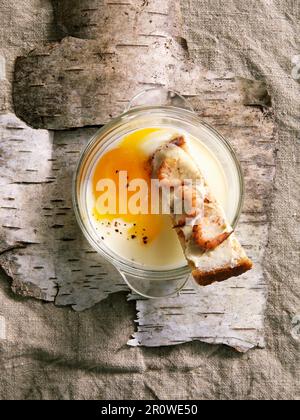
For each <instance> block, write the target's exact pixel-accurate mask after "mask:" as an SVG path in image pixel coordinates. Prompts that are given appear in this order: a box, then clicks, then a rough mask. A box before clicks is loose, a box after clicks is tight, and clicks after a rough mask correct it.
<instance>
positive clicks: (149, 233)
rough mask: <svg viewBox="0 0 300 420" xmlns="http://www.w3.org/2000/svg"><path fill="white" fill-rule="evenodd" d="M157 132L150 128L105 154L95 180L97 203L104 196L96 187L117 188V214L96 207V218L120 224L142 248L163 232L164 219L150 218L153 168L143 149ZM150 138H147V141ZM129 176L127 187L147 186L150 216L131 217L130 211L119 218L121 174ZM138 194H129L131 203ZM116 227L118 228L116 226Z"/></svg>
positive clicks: (130, 192)
mask: <svg viewBox="0 0 300 420" xmlns="http://www.w3.org/2000/svg"><path fill="white" fill-rule="evenodd" d="M159 130H160V129H158V128H147V129H142V130H138V131H135V132H133V133H131V134H129V135H128V136H126V137H124V139H123V140H122V141H121V142H120V143H119V144H118V146H117V147H116V148H114V149H111V150H109V151H108V152H107V153H106V154H104V155H103V156H102V157H101V158H100V159H99V161H98V162H97V164H96V167H95V171H94V174H93V178H92V186H93V195H94V198H95V203H96V202H99V201H98V198H99V197H100V196H101V194H103V191H102V192H99V191H97V189H98V188H97V185H98V182H99V180H101V179H109V180H112V181H113V182H114V183H115V185H116V192H117V195H116V206H115V208H116V209H117V211H116V214H107V213H106V210H105V209H104V208H103V209H101V208H100V209H99V206H96V204H95V206H94V212H93V213H94V217H96V219H97V220H102V221H108V222H110V223H113V222H115V221H116V220H121V221H122V222H123V224H124V225H125V226H127V228H126V229H127V230H126V232H127V235H128V237H129V238H133V239H138V240H140V241H141V242H142V243H143V244H147V243H150V242H152V241H153V240H154V239H156V238H157V237H158V235H159V234H160V233H161V231H162V230H163V225H164V219H163V216H162V215H159V214H151V211H150V209H151V197H150V194H151V188H150V187H151V168H150V164H149V155H148V154H147V152H146V151H145V150H144V149H145V148H144V147H143V145H144V144H145V142H146V141H147V140H149V137H148V136H149V135H150V134H153V133H155V132H158V131H159ZM147 137H148V138H147ZM123 171H126V172H127V176H128V178H127V186H128V185H129V183H130V182H131V181H132V180H134V179H142V180H144V181H146V183H147V186H148V214H132V213H130V212H129V211H128V212H127V213H126V214H123V212H122V214H120V213H119V209H120V196H119V194H118V192H119V187H120V177H119V174H120V172H123ZM134 194H136V191H127V206H126V208H127V209H128V207H129V206H128V202H129V201H130V198H131V197H133V195H134ZM122 204H124V203H122ZM116 226H117V225H116Z"/></svg>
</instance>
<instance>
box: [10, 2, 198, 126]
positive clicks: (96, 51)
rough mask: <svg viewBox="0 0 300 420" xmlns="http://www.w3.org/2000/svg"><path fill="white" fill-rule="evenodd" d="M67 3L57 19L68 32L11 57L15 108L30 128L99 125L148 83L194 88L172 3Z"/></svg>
mask: <svg viewBox="0 0 300 420" xmlns="http://www.w3.org/2000/svg"><path fill="white" fill-rule="evenodd" d="M70 3H72V5H73V2H70V1H64V2H55V4H56V17H57V19H58V22H59V24H60V26H61V27H63V28H64V31H65V32H66V33H67V34H69V35H72V37H66V38H64V39H63V40H62V41H61V43H59V44H52V45H48V46H45V47H41V48H37V49H35V50H34V51H32V52H31V53H30V54H29V55H28V56H27V57H20V58H18V60H17V62H16V67H15V78H14V93H13V97H14V105H15V110H16V114H17V115H18V116H19V117H20V118H22V119H23V120H24V121H26V122H27V123H28V124H29V125H31V126H33V127H35V128H47V129H56V130H60V129H65V128H72V127H83V126H90V125H99V124H103V123H105V122H107V121H108V120H109V119H111V117H112V116H116V115H117V114H119V113H121V112H123V110H124V104H126V103H127V102H128V100H130V98H131V97H132V96H133V95H134V94H136V93H137V92H138V91H141V90H144V89H146V88H150V87H153V86H165V87H169V88H172V89H173V90H177V91H182V92H183V91H184V90H186V89H187V86H191V87H192V89H193V91H194V89H195V87H196V86H197V81H198V77H196V79H194V76H195V75H199V74H200V73H201V70H200V69H199V68H194V65H193V63H192V62H189V59H188V51H187V49H186V43H185V42H184V40H183V39H182V37H181V36H180V32H181V31H182V30H181V26H182V25H181V23H180V11H179V3H178V2H172V1H169V0H166V1H164V2H158V1H156V0H155V1H154V0H153V1H147V2H144V1H133V2H115V1H114V2H91V1H85V2H79V1H77V2H75V3H76V4H78V5H77V7H73V6H72V7H71V6H70ZM75 6H76V5H75ZM76 36H77V37H81V38H80V39H79V38H76ZM90 38H92V39H90ZM182 75H184V76H185V77H184V78H183V77H182ZM183 79H184V80H183ZM187 82H188V83H187Z"/></svg>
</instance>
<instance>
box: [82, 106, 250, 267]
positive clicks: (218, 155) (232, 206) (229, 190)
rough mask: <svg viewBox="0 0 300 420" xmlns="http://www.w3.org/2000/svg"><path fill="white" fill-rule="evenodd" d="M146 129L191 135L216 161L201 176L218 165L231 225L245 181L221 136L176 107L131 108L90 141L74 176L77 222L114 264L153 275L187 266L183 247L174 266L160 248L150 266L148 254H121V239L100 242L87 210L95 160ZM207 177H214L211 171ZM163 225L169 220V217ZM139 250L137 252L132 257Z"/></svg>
mask: <svg viewBox="0 0 300 420" xmlns="http://www.w3.org/2000/svg"><path fill="white" fill-rule="evenodd" d="M149 127H155V128H158V129H161V130H165V131H166V132H168V131H170V133H171V132H172V133H175V132H177V133H180V134H183V135H186V136H189V138H192V139H195V142H196V143H197V144H195V149H194V150H195V153H197V146H199V150H203V151H205V150H206V152H207V153H208V154H209V155H207V156H211V157H212V159H214V162H215V163H213V160H210V161H209V162H210V163H209V164H207V165H206V166H207V167H206V170H204V171H203V172H204V175H206V173H205V172H206V171H209V170H211V173H213V172H214V171H215V169H214V168H212V169H211V168H210V166H213V165H215V164H216V165H218V167H219V170H220V171H221V172H222V174H223V179H224V185H223V181H222V186H221V187H220V186H219V187H220V188H219V190H220V191H221V190H223V189H224V188H226V203H225V204H224V203H222V204H223V205H224V209H225V212H226V214H227V217H228V220H229V221H230V222H231V224H232V225H233V226H235V225H236V223H237V221H238V218H239V215H240V210H241V205H242V198H243V181H242V175H241V171H240V167H239V164H238V162H237V159H236V157H235V154H234V152H233V151H232V149H231V147H230V145H229V144H228V143H227V142H226V140H225V139H223V137H221V136H220V135H219V134H218V133H217V132H215V131H214V130H213V129H212V128H211V127H209V126H207V125H206V124H204V123H202V122H201V121H199V119H198V117H197V116H196V115H195V114H193V113H191V112H189V111H186V110H182V109H176V108H147V109H139V110H132V111H130V112H128V113H127V114H125V115H123V116H121V117H120V118H118V119H117V120H114V121H112V122H111V123H110V124H108V125H107V126H105V127H104V128H102V129H101V130H100V131H99V132H98V133H97V134H96V135H95V136H94V137H93V139H92V140H91V141H90V142H89V144H88V146H87V148H86V149H85V150H84V152H83V154H82V157H81V159H80V163H79V166H78V170H77V174H76V179H75V190H74V202H75V208H76V213H77V217H78V219H79V222H80V225H81V227H82V229H83V231H84V233H85V235H86V237H87V238H88V240H89V241H90V243H91V244H92V246H93V247H94V248H95V249H96V250H97V251H98V252H100V253H101V254H102V255H104V256H105V257H106V258H108V259H109V260H111V262H113V263H114V264H115V265H117V266H120V267H122V269H123V270H124V269H125V270H126V268H130V271H131V272H132V269H133V270H142V271H143V272H152V273H153V272H161V271H163V272H171V271H173V272H174V270H175V271H176V270H177V271H178V270H182V269H186V268H187V264H186V262H185V259H184V256H183V253H182V251H181V257H182V258H181V259H180V262H179V263H178V264H164V263H163V259H164V257H163V254H162V252H160V254H162V256H161V255H160V258H158V260H157V261H158V262H157V264H153V263H151V264H149V261H151V258H150V254H148V258H146V260H145V258H143V259H140V260H138V259H137V258H134V261H133V260H132V258H130V255H128V253H125V255H124V252H123V251H122V250H123V249H124V246H125V245H126V243H123V245H122V246H121V245H120V246H113V245H112V242H109V241H105V240H103V232H102V231H101V230H100V232H99V229H97V223H95V218H94V216H93V214H92V211H91V205H90V203H91V177H92V174H93V171H94V168H95V165H96V164H97V162H98V161H99V159H100V158H101V157H102V156H103V155H105V154H106V153H107V152H108V151H110V150H112V149H113V148H116V147H117V145H118V144H119V143H120V141H121V140H122V139H123V138H124V137H125V136H128V135H130V134H131V133H135V132H136V131H137V130H142V129H147V128H149ZM206 152H205V153H206ZM202 163H203V162H202ZM205 164H206V162H204V166H205ZM216 167H217V166H216ZM210 176H211V177H212V175H210ZM220 179H221V178H218V179H216V180H215V185H214V188H212V189H215V190H217V189H218V184H220ZM213 181H214V180H213ZM225 184H226V185H225ZM216 195H218V193H216ZM217 198H218V197H217ZM166 223H168V222H167V219H166ZM169 223H170V222H169ZM173 233H174V236H173V239H169V241H172V240H174V241H177V242H178V239H177V236H176V233H175V232H173ZM170 238H171V237H170ZM118 242H120V240H119V241H116V243H117V244H118ZM177 242H176V243H177ZM166 246H168V244H167V243H166V244H164V247H163V248H165V247H166ZM163 248H162V249H163ZM180 250H181V248H180ZM137 254H138V253H137V252H136V251H135V256H136V255H137ZM158 254H159V253H158ZM166 255H167V254H166Z"/></svg>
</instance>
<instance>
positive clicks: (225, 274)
mask: <svg viewBox="0 0 300 420" xmlns="http://www.w3.org/2000/svg"><path fill="white" fill-rule="evenodd" d="M252 267H253V263H252V261H251V260H250V259H249V258H247V257H246V258H243V259H241V260H240V261H239V262H238V263H237V265H236V266H235V267H229V266H227V267H220V268H218V269H215V270H212V271H209V272H203V271H201V269H199V268H198V269H196V270H193V272H192V274H193V277H194V279H195V280H196V282H197V283H198V284H199V285H200V286H209V285H211V284H213V283H220V282H223V281H225V280H228V279H230V278H231V277H238V276H240V275H242V274H244V273H246V272H247V271H249V270H251V269H252Z"/></svg>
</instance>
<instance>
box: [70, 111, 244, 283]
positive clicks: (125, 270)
mask: <svg viewBox="0 0 300 420" xmlns="http://www.w3.org/2000/svg"><path fill="white" fill-rule="evenodd" d="M149 111H151V112H154V111H162V112H163V111H164V112H167V113H168V114H169V115H167V116H169V117H172V116H173V117H174V116H176V115H177V116H178V115H179V114H180V115H181V116H185V121H186V122H188V123H190V124H194V125H202V126H204V127H205V128H207V129H208V130H209V131H211V132H212V134H213V135H214V136H215V137H216V138H217V139H218V140H220V141H221V142H222V144H223V145H224V146H225V148H226V149H227V150H228V152H229V153H230V155H231V157H232V159H233V162H234V165H235V169H236V171H237V175H238V180H239V186H240V191H239V192H240V194H239V204H238V207H237V210H236V214H235V217H234V220H233V222H232V227H233V228H234V229H235V228H236V226H237V223H238V221H239V218H240V216H241V213H242V208H243V204H244V195H245V185H244V176H243V172H242V168H241V165H240V162H239V160H238V158H237V156H236V153H235V151H234V149H233V147H232V146H231V144H230V142H229V141H228V140H227V139H226V138H225V137H224V136H223V135H222V134H220V133H219V132H218V131H217V130H216V129H215V128H214V127H212V126H211V125H210V124H208V123H206V122H205V121H203V120H202V119H201V118H199V117H198V115H197V114H196V113H195V112H193V111H191V110H188V109H184V108H179V107H175V106H138V107H135V108H131V109H129V110H128V111H126V112H125V113H123V114H120V115H119V116H117V117H115V118H113V119H112V120H111V121H109V122H108V123H107V124H105V125H104V126H103V127H101V128H100V129H99V130H97V131H96V133H95V134H94V135H93V136H92V137H91V139H90V140H89V141H88V143H87V145H86V146H85V147H84V148H83V150H82V152H81V154H80V157H79V160H78V163H77V166H76V170H75V172H74V176H73V181H72V202H73V208H74V213H75V216H76V219H77V222H78V224H79V226H80V228H81V231H82V232H83V234H84V236H85V237H86V239H87V240H88V242H89V243H90V245H91V246H92V247H93V248H94V249H95V250H96V251H97V252H98V253H99V254H100V255H102V256H103V257H104V258H105V259H106V260H107V261H108V262H110V263H111V264H112V265H114V266H115V267H116V268H117V269H118V270H119V271H120V272H121V274H124V275H126V274H128V275H130V276H133V277H136V278H144V279H145V278H151V279H152V280H161V279H164V280H167V279H170V280H174V279H177V278H178V279H179V278H182V277H184V276H187V275H188V274H190V273H191V269H190V267H189V265H188V264H186V265H185V266H182V267H177V268H174V269H164V270H159V269H157V270H156V269H149V268H146V267H141V266H140V265H139V264H135V263H134V262H131V261H128V260H126V259H124V258H122V257H121V256H120V255H118V254H116V253H114V252H113V251H112V250H111V249H110V250H109V251H110V252H107V251H106V250H105V249H104V248H103V247H101V246H100V245H99V243H98V242H96V241H95V239H94V238H93V237H92V235H91V233H90V232H89V229H88V228H87V226H86V224H85V223H84V221H83V218H82V215H81V211H80V205H79V197H78V182H80V180H79V175H80V171H81V170H82V166H83V163H84V161H85V159H86V158H87V157H88V156H89V154H90V152H91V151H92V150H93V148H94V147H95V146H96V145H97V144H98V143H102V145H103V144H104V143H105V142H109V140H108V139H106V140H105V135H106V136H108V134H109V133H110V132H113V131H114V129H116V128H117V127H120V126H122V125H123V124H126V123H127V122H129V121H130V119H131V118H133V117H138V116H140V115H143V114H145V113H146V114H147V113H148V112H149ZM171 114H172V115H171ZM187 118H188V120H187ZM100 134H101V135H102V138H101V139H99V137H100Z"/></svg>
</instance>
